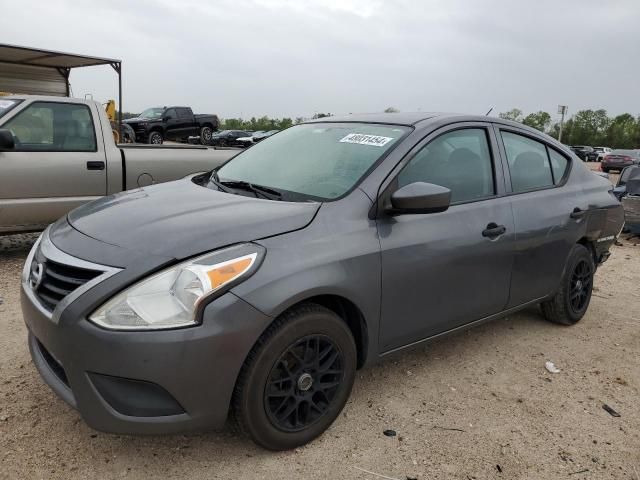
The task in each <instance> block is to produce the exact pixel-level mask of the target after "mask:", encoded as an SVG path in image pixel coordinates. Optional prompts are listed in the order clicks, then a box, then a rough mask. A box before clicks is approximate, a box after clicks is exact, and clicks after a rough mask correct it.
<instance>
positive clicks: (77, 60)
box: [0, 43, 122, 68]
mask: <svg viewBox="0 0 640 480" xmlns="http://www.w3.org/2000/svg"><path fill="white" fill-rule="evenodd" d="M0 62H5V63H17V64H20V65H33V66H39V67H53V68H77V67H90V66H94V65H110V64H112V63H122V62H121V60H115V59H113V58H100V57H90V56H87V55H77V54H75V53H63V52H55V51H53V50H42V49H39V48H29V47H20V46H18V45H8V44H4V43H0Z"/></svg>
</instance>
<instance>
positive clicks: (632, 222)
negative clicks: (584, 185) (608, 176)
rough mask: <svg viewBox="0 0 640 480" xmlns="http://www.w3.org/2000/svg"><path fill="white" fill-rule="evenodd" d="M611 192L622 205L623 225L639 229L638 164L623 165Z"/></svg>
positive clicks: (639, 185) (639, 177)
mask: <svg viewBox="0 0 640 480" xmlns="http://www.w3.org/2000/svg"><path fill="white" fill-rule="evenodd" d="M613 193H614V195H615V196H616V197H618V199H619V200H620V201H621V202H622V206H623V207H624V217H625V226H626V227H627V228H628V229H629V230H632V231H634V232H636V231H640V165H632V166H630V167H625V168H624V169H623V170H622V172H621V173H620V177H619V178H618V183H617V184H616V186H615V188H614V189H613Z"/></svg>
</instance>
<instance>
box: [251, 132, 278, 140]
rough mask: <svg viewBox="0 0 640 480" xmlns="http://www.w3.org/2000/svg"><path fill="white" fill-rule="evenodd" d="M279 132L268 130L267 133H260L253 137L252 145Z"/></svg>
mask: <svg viewBox="0 0 640 480" xmlns="http://www.w3.org/2000/svg"><path fill="white" fill-rule="evenodd" d="M279 131H280V130H269V131H268V132H262V133H260V134H259V135H254V136H253V143H258V142H261V141H262V140H264V139H265V138H269V137H270V136H271V135H275V134H276V133H278V132H279Z"/></svg>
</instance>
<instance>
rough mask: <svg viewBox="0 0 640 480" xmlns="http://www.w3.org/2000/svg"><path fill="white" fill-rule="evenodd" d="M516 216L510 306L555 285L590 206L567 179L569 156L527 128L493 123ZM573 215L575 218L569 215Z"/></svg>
mask: <svg viewBox="0 0 640 480" xmlns="http://www.w3.org/2000/svg"><path fill="white" fill-rule="evenodd" d="M495 128H496V134H497V137H498V140H499V141H498V144H499V147H500V152H501V155H502V158H503V164H504V170H505V175H506V187H507V191H508V192H509V195H510V198H511V205H512V207H513V216H514V222H515V231H516V238H515V257H514V264H513V275H512V280H511V294H510V297H509V305H508V306H509V307H515V306H518V305H522V304H524V303H527V302H531V301H534V300H537V299H540V298H543V297H545V296H547V295H549V294H551V293H553V292H554V291H555V289H556V288H557V286H558V285H559V282H560V278H561V277H562V272H563V269H564V266H565V263H566V260H567V256H568V255H569V250H570V249H571V248H572V246H573V245H574V244H575V242H576V241H577V240H578V239H579V238H580V231H582V230H584V225H583V224H582V223H583V217H584V215H583V214H581V213H580V212H578V213H577V214H574V213H573V211H574V209H576V208H577V209H579V210H581V211H585V210H587V209H588V208H589V206H588V205H587V204H586V198H584V196H583V195H581V193H582V190H581V187H580V185H579V184H578V185H567V179H568V176H569V173H570V167H571V159H570V158H569V156H568V155H565V154H564V153H563V152H561V151H559V150H556V149H555V148H554V147H553V145H551V144H548V143H546V142H545V141H544V139H543V138H540V137H538V136H536V135H534V134H532V133H531V132H528V131H526V130H519V129H516V128H511V127H508V128H507V127H504V126H501V125H496V127H495ZM573 217H575V218H573Z"/></svg>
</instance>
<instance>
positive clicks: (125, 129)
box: [122, 123, 136, 143]
mask: <svg viewBox="0 0 640 480" xmlns="http://www.w3.org/2000/svg"><path fill="white" fill-rule="evenodd" d="M122 137H123V138H122V143H136V132H135V130H134V129H133V128H132V127H131V125H127V124H126V123H123V124H122Z"/></svg>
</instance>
